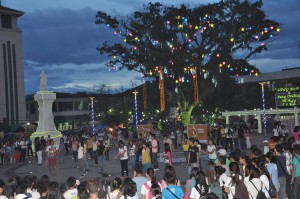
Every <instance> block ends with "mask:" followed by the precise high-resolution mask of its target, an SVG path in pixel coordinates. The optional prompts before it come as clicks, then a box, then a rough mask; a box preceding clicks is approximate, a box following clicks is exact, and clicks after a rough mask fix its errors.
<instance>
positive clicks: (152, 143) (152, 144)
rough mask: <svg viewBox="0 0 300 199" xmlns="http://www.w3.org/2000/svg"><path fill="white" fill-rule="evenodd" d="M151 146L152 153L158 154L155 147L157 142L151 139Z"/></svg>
mask: <svg viewBox="0 0 300 199" xmlns="http://www.w3.org/2000/svg"><path fill="white" fill-rule="evenodd" d="M151 146H152V153H157V152H158V148H157V147H158V146H157V141H156V140H155V139H153V140H152V141H151ZM153 147H155V148H153Z"/></svg>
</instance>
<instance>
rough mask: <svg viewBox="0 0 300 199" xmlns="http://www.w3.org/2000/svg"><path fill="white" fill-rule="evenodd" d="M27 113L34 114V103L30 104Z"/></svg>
mask: <svg viewBox="0 0 300 199" xmlns="http://www.w3.org/2000/svg"><path fill="white" fill-rule="evenodd" d="M29 108H30V109H29V113H30V114H35V106H34V103H30V107H29Z"/></svg>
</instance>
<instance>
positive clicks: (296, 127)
mask: <svg viewBox="0 0 300 199" xmlns="http://www.w3.org/2000/svg"><path fill="white" fill-rule="evenodd" d="M299 135H300V130H299V126H295V128H294V131H293V136H294V138H295V142H296V143H297V144H299V140H300V137H299Z"/></svg>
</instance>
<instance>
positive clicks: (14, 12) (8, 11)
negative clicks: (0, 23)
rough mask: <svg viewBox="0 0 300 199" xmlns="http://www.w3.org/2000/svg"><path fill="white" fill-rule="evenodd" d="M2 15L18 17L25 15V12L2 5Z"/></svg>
mask: <svg viewBox="0 0 300 199" xmlns="http://www.w3.org/2000/svg"><path fill="white" fill-rule="evenodd" d="M0 13H5V14H11V15H16V16H17V17H20V16H22V15H24V12H22V11H19V10H14V9H11V8H7V7H4V6H1V5H0Z"/></svg>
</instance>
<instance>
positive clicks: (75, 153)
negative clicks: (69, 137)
mask: <svg viewBox="0 0 300 199" xmlns="http://www.w3.org/2000/svg"><path fill="white" fill-rule="evenodd" d="M72 152H73V158H74V162H78V152H77V151H72Z"/></svg>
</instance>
